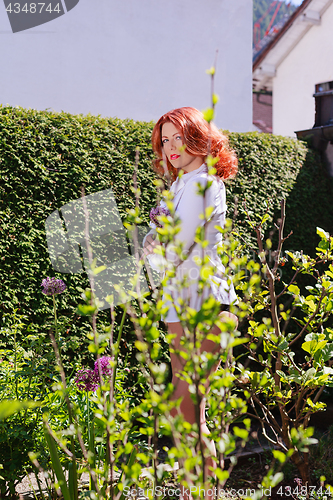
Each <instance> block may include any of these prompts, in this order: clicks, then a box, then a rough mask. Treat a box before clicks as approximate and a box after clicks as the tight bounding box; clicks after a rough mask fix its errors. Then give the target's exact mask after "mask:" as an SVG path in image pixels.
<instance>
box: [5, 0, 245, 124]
mask: <svg viewBox="0 0 333 500" xmlns="http://www.w3.org/2000/svg"><path fill="white" fill-rule="evenodd" d="M36 1H37V0H36ZM63 3H64V2H63ZM0 43H1V46H2V50H1V51H0V67H1V83H0V103H2V104H7V103H8V104H10V105H19V106H23V107H30V108H36V109H40V110H42V109H46V108H51V109H53V110H55V111H61V110H64V111H67V112H70V113H83V114H86V113H92V114H101V115H102V116H117V117H119V118H133V119H135V120H157V119H158V118H159V117H160V115H161V114H163V113H164V112H166V111H169V110H170V109H172V108H176V107H180V106H194V107H197V108H199V109H204V108H206V107H208V106H209V100H210V80H209V77H208V76H207V75H206V74H205V70H206V69H207V68H210V67H211V66H212V65H213V62H214V58H215V51H216V49H218V50H219V55H218V62H217V74H216V85H215V91H216V93H217V94H219V96H220V102H219V103H218V105H217V108H216V111H217V116H216V121H215V122H216V124H217V125H218V126H220V127H223V128H226V129H230V130H233V131H248V130H251V128H252V1H251V0H167V1H161V0H80V2H79V3H78V5H77V6H76V7H74V8H73V9H72V10H70V11H69V12H67V13H66V14H65V15H63V16H61V17H59V18H57V19H55V20H53V21H51V22H49V23H47V24H44V25H41V26H38V27H36V28H31V29H29V30H26V31H22V32H18V33H14V34H13V33H12V31H11V28H10V24H9V20H8V18H7V14H6V11H5V7H4V5H3V2H2V1H1V2H0Z"/></svg>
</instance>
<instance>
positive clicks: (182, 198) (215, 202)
mask: <svg viewBox="0 0 333 500" xmlns="http://www.w3.org/2000/svg"><path fill="white" fill-rule="evenodd" d="M208 180H210V181H212V184H211V186H210V187H209V188H208V189H207V190H206V192H205V196H204V197H203V196H202V195H201V194H198V186H197V183H200V184H201V185H202V186H206V185H207V182H208ZM170 191H171V192H173V193H174V199H173V203H174V207H175V212H176V214H177V216H178V217H179V218H180V232H179V233H178V234H177V235H176V239H175V242H174V243H172V244H169V245H168V246H167V248H166V259H167V261H168V262H171V263H173V264H174V265H175V266H178V267H177V269H176V276H175V278H172V279H169V282H168V284H167V286H166V287H165V288H164V299H165V300H166V295H167V294H170V295H171V296H172V301H171V302H170V301H169V300H167V305H168V307H169V310H168V313H167V316H166V318H165V322H166V323H174V322H178V321H179V318H178V315H177V312H176V309H175V307H174V305H173V303H177V302H178V299H179V298H181V299H182V300H183V301H184V303H185V305H187V306H189V307H191V308H193V309H195V310H196V311H198V310H199V309H200V308H201V305H202V302H203V301H204V300H205V299H206V298H208V297H209V295H213V296H214V297H215V299H216V300H217V301H219V302H220V303H221V304H231V303H236V302H237V296H236V293H235V290H234V287H233V285H232V284H228V277H227V276H225V274H224V266H223V265H222V262H221V258H220V257H219V255H218V253H217V248H218V246H219V245H220V244H221V243H222V234H221V233H220V232H219V231H217V229H215V227H214V226H221V227H223V226H224V223H225V213H226V210H227V206H226V199H225V186H224V183H223V181H222V180H221V179H220V178H219V177H217V176H208V169H207V165H206V164H205V163H203V164H202V165H201V167H199V168H198V169H196V170H193V171H192V172H188V173H186V174H184V175H183V176H182V177H181V178H179V177H177V179H176V180H175V182H174V183H173V184H172V186H171V188H170ZM160 204H161V206H165V202H164V201H161V203H160ZM208 207H213V212H212V214H211V215H210V218H209V220H208V221H207V222H206V224H205V221H204V220H203V219H201V218H200V215H201V214H204V211H205V209H206V208H208ZM204 224H205V240H207V241H208V246H207V247H206V248H205V249H204V254H203V249H202V248H201V247H200V246H199V245H198V244H196V243H195V244H193V243H194V237H195V233H196V230H197V228H198V226H203V225H204ZM151 227H152V228H153V229H152V231H150V233H148V234H152V233H156V226H155V225H154V224H151ZM179 244H182V249H183V253H184V254H187V253H188V252H189V251H190V253H189V256H188V258H187V259H186V260H184V261H181V260H180V258H179V256H178V255H177V254H176V253H175V251H174V250H173V248H174V245H179ZM203 255H208V257H209V260H210V261H211V265H212V266H213V267H214V274H213V275H212V276H210V277H209V280H208V283H207V286H206V287H205V289H204V291H203V293H202V294H200V295H199V294H198V293H197V290H198V279H199V271H200V267H199V266H197V264H196V263H195V261H194V257H195V256H198V257H200V258H202V257H203ZM154 256H155V254H151V262H152V264H153V260H154ZM148 257H150V256H148ZM179 283H183V284H184V283H185V285H186V286H185V288H182V289H180V288H181V287H180V286H179ZM178 304H179V303H178ZM182 307H184V306H182Z"/></svg>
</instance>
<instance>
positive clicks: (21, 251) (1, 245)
mask: <svg viewBox="0 0 333 500" xmlns="http://www.w3.org/2000/svg"><path fill="white" fill-rule="evenodd" d="M152 127H153V123H143V122H134V121H133V120H119V119H117V118H101V117H99V116H91V115H88V116H83V115H70V114H67V113H51V112H47V111H36V110H30V109H29V110H26V109H22V108H18V107H17V108H13V107H10V106H5V107H0V176H1V186H0V231H1V239H0V301H1V303H0V317H1V315H2V314H3V313H4V312H10V311H11V310H12V309H13V308H19V313H20V314H25V315H27V317H28V321H29V322H33V323H35V324H36V325H40V326H42V325H43V324H44V323H45V318H46V317H49V316H50V315H51V301H49V300H48V299H46V298H45V296H44V295H43V294H42V293H41V286H40V284H41V281H42V279H43V278H44V277H46V276H53V275H56V276H57V277H61V278H62V279H64V281H65V282H66V284H67V286H68V288H69V293H66V294H63V295H62V296H60V306H59V307H60V309H61V314H62V315H64V317H67V318H68V323H69V325H70V326H69V328H70V330H71V334H73V333H74V332H75V331H76V332H77V331H78V328H79V326H80V324H81V322H82V321H83V319H82V318H79V317H78V316H76V314H75V307H76V305H77V302H78V301H79V300H80V294H79V292H78V291H77V290H76V288H77V286H83V287H84V286H86V285H87V280H86V276H84V275H83V274H81V275H70V274H67V275H66V274H65V275H60V274H59V273H55V272H54V271H53V270H52V267H51V263H50V261H49V258H48V253H47V245H46V238H45V230H44V222H45V219H46V218H47V216H48V215H50V214H51V213H52V212H53V211H54V210H56V209H57V208H60V207H61V206H62V205H64V204H66V203H68V202H70V201H72V200H75V199H77V198H79V197H80V192H81V186H82V185H83V186H84V187H85V191H86V194H91V193H94V192H98V191H101V190H103V189H108V188H110V187H111V188H112V190H113V192H114V195H115V198H116V201H117V204H118V208H119V212H120V215H121V217H122V218H124V217H125V216H126V209H127V208H132V207H134V198H133V193H132V191H131V189H130V188H131V185H132V175H133V170H134V162H135V148H136V147H137V146H139V148H140V163H139V171H138V183H139V185H140V187H141V208H142V212H143V216H144V219H145V221H144V222H145V223H148V220H149V217H148V214H149V210H150V209H151V207H152V206H154V205H155V203H156V197H157V193H156V190H155V187H154V185H153V179H154V178H155V177H156V176H155V174H154V172H153V171H152V168H151V161H152V158H153V154H152V150H151V145H150V137H151V131H152ZM230 144H231V146H232V147H233V148H234V149H235V150H236V152H237V155H238V158H239V175H238V176H237V178H236V179H235V180H233V181H232V182H231V183H229V185H228V187H227V198H228V205H229V216H232V213H233V210H234V207H235V197H237V198H238V202H237V203H236V205H237V210H238V215H237V218H236V225H237V226H238V228H239V230H240V231H241V232H242V233H243V234H244V238H245V240H246V241H247V242H248V244H250V242H251V239H252V236H251V234H250V232H249V229H248V225H247V223H246V221H245V216H244V214H243V213H242V207H243V202H244V201H246V208H247V210H249V211H250V212H251V213H259V214H263V213H264V212H265V210H266V208H265V201H266V200H267V199H270V200H272V204H271V205H270V207H269V208H268V212H269V214H270V215H271V216H273V214H274V212H275V210H276V209H277V207H278V205H279V201H280V199H281V198H282V197H287V196H288V194H289V193H291V192H292V202H291V203H289V201H288V205H289V206H290V207H291V208H290V213H289V214H288V220H289V222H290V225H292V223H295V222H296V225H297V224H298V228H294V229H296V232H297V231H298V233H299V236H298V239H297V238H296V237H295V239H294V242H293V245H292V248H293V249H297V245H301V244H303V242H304V239H303V240H302V238H303V236H302V234H303V228H305V227H306V228H307V227H310V226H309V220H313V224H314V225H321V226H323V227H324V229H326V230H329V231H330V230H332V228H333V224H332V221H333V216H332V209H331V204H330V198H329V196H330V192H329V190H328V188H327V185H328V184H327V181H326V180H325V178H324V176H323V174H322V166H321V163H320V159H319V158H318V157H317V156H314V154H313V153H311V152H309V150H308V148H307V146H306V145H305V144H304V143H302V142H299V141H296V140H294V139H290V138H285V137H278V136H274V135H268V134H258V133H256V132H253V133H248V134H237V133H232V134H230ZM311 177H315V179H316V181H315V182H317V184H318V183H319V184H318V185H321V186H324V185H325V186H326V188H325V189H321V190H319V189H318V188H313V184H312V182H311ZM312 180H313V179H312ZM304 203H306V204H307V205H306V207H305V206H304ZM305 210H313V214H312V213H307V217H306V219H305V218H303V214H304V212H305ZM322 218H323V220H324V221H325V223H323V222H321V220H322ZM289 222H288V224H289ZM311 231H312V229H311ZM304 235H306V237H305V239H306V241H308V232H306V231H304ZM73 338H74V337H73Z"/></svg>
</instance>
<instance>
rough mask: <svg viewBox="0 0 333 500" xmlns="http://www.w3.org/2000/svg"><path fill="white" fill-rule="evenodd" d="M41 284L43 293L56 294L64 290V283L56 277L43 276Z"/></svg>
mask: <svg viewBox="0 0 333 500" xmlns="http://www.w3.org/2000/svg"><path fill="white" fill-rule="evenodd" d="M41 286H42V287H43V290H42V292H43V293H45V295H56V294H58V293H62V292H63V291H64V290H66V285H65V283H64V282H63V281H62V280H60V279H57V278H44V279H43V281H42V284H41Z"/></svg>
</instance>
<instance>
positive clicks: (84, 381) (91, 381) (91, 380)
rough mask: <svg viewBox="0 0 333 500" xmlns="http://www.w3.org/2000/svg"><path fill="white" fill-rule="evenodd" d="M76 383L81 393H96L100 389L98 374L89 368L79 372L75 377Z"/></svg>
mask: <svg viewBox="0 0 333 500" xmlns="http://www.w3.org/2000/svg"><path fill="white" fill-rule="evenodd" d="M74 382H75V383H76V385H77V387H78V389H80V390H81V391H96V389H97V387H98V382H97V377H96V373H95V372H94V371H93V370H90V369H89V368H83V369H82V370H79V371H78V372H77V374H76V375H75V379H74Z"/></svg>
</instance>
